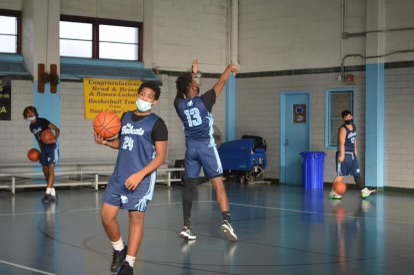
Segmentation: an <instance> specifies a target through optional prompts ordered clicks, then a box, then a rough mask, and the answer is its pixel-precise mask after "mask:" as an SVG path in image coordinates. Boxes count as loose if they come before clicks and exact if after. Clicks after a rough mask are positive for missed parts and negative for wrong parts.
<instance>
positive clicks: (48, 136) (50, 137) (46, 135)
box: [40, 128, 55, 144]
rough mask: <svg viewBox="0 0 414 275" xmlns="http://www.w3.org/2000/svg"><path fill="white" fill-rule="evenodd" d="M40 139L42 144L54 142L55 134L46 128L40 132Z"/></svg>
mask: <svg viewBox="0 0 414 275" xmlns="http://www.w3.org/2000/svg"><path fill="white" fill-rule="evenodd" d="M40 139H41V140H42V142H43V143H44V144H52V143H55V134H53V132H52V130H50V129H49V128H48V129H46V130H43V132H42V133H41V134H40Z"/></svg>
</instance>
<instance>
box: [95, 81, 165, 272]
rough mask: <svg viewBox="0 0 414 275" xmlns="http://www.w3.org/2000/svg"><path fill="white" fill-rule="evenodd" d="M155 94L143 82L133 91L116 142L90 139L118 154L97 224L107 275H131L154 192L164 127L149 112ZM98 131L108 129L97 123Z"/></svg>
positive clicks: (162, 154)
mask: <svg viewBox="0 0 414 275" xmlns="http://www.w3.org/2000/svg"><path fill="white" fill-rule="evenodd" d="M160 94H161V90H160V87H159V86H158V84H156V83H153V82H143V83H142V84H141V86H140V87H139V89H138V100H137V102H136V105H137V109H136V110H135V111H130V112H126V113H124V114H123V115H122V118H121V130H120V132H119V134H118V136H117V137H116V138H114V139H110V140H108V139H104V138H103V137H101V136H99V135H98V134H97V133H96V132H95V134H94V137H95V142H96V143H98V144H103V145H106V146H109V147H111V148H113V149H117V150H119V152H118V158H117V160H116V164H115V169H114V172H113V174H112V175H111V177H110V178H109V182H108V185H107V186H106V189H105V192H104V194H103V197H102V208H101V218H102V224H103V227H104V229H105V231H106V234H107V235H108V238H109V239H110V241H111V243H112V248H113V258H112V264H111V272H118V274H120V275H121V274H122V275H126V274H127V275H132V274H133V266H134V262H135V258H136V256H137V254H138V250H139V247H140V245H141V241H142V237H143V233H144V214H145V211H146V209H147V206H148V204H149V203H150V201H151V200H152V196H153V192H154V186H155V179H156V170H157V169H158V167H160V166H161V165H162V164H163V163H164V161H165V157H166V155H167V145H168V130H167V126H166V125H165V123H164V121H163V120H162V119H161V118H160V117H158V116H157V115H156V114H154V113H152V112H151V108H152V106H154V105H156V104H157V102H158V99H159V97H160ZM107 117H109V116H107ZM101 125H107V123H106V122H105V121H102V123H101ZM119 209H125V210H128V216H129V237H128V245H125V244H124V242H123V240H122V237H121V233H120V229H119V224H118V221H117V219H116V216H117V214H118V211H119Z"/></svg>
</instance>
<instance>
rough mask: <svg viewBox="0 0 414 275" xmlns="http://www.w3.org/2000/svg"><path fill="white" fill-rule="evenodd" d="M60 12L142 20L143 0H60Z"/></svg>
mask: <svg viewBox="0 0 414 275" xmlns="http://www.w3.org/2000/svg"><path fill="white" fill-rule="evenodd" d="M60 2H61V13H62V14H65V15H76V16H86V17H97V18H105V19H119V20H128V21H138V22H142V21H143V17H144V13H143V0H122V1H114V0H60Z"/></svg>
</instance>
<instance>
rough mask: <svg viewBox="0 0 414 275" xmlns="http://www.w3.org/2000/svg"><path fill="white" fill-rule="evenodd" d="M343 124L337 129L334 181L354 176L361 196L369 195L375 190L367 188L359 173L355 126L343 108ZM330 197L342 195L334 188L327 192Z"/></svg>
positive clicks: (348, 113) (349, 113)
mask: <svg viewBox="0 0 414 275" xmlns="http://www.w3.org/2000/svg"><path fill="white" fill-rule="evenodd" d="M341 116H342V120H343V121H344V124H342V125H341V127H339V129H338V151H337V152H336V167H337V177H336V178H335V180H334V183H333V185H335V182H337V181H342V179H343V177H344V176H354V180H355V183H356V185H357V186H358V187H359V189H360V190H361V197H362V198H367V197H369V196H370V195H371V194H372V193H373V192H375V190H369V189H368V188H366V187H365V183H364V180H363V178H362V177H361V174H360V169H359V164H358V159H357V146H356V127H355V124H354V123H353V116H352V113H351V112H350V111H348V110H345V111H343V112H342V114H341ZM329 198H331V199H341V198H342V196H341V195H339V194H337V193H336V192H335V191H334V190H331V192H330V193H329Z"/></svg>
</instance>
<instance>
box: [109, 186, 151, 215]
mask: <svg viewBox="0 0 414 275" xmlns="http://www.w3.org/2000/svg"><path fill="white" fill-rule="evenodd" d="M149 202H150V200H148V199H143V198H138V197H136V196H133V192H131V194H120V193H116V192H113V191H110V190H108V189H105V192H104V194H103V196H102V203H106V204H109V205H112V206H117V207H119V208H121V209H126V210H129V211H139V212H145V211H146V210H147V207H148V204H149Z"/></svg>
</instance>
